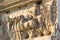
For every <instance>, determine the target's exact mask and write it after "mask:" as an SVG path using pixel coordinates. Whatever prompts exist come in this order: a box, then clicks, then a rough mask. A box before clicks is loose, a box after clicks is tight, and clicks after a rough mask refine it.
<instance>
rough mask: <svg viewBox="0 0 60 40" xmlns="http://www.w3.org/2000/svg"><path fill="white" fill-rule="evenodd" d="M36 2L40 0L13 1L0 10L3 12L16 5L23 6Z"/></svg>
mask: <svg viewBox="0 0 60 40" xmlns="http://www.w3.org/2000/svg"><path fill="white" fill-rule="evenodd" d="M34 2H38V0H27V1H24V2H23V1H22V2H21V1H18V2H14V3H11V4H8V5H6V6H4V7H3V8H2V9H0V12H3V11H5V10H9V9H10V8H14V7H21V6H24V5H27V4H29V3H34Z"/></svg>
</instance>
